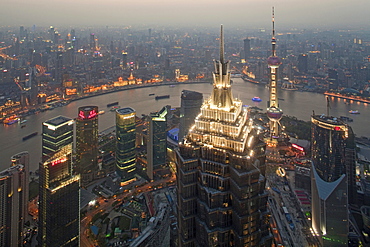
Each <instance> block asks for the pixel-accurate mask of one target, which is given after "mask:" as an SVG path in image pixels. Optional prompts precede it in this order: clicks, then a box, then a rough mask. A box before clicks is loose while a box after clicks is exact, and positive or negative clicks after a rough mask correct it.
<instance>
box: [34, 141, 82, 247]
mask: <svg viewBox="0 0 370 247" xmlns="http://www.w3.org/2000/svg"><path fill="white" fill-rule="evenodd" d="M71 161H72V143H71V144H68V145H65V146H63V147H62V148H61V149H60V150H59V151H57V152H55V153H53V154H49V155H47V156H44V157H43V159H42V162H40V165H39V171H40V178H39V183H40V188H39V235H38V237H39V239H38V244H39V245H38V246H42V247H50V246H79V235H80V176H79V175H72V162H71Z"/></svg>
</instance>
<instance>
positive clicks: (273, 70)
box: [267, 9, 283, 139]
mask: <svg viewBox="0 0 370 247" xmlns="http://www.w3.org/2000/svg"><path fill="white" fill-rule="evenodd" d="M271 44H272V55H271V57H269V58H268V59H267V63H268V66H269V68H270V99H269V103H268V107H267V116H268V118H269V119H270V136H271V139H272V138H274V137H276V138H277V137H279V135H280V130H279V125H280V119H281V117H282V116H283V111H282V110H281V109H280V108H279V101H278V94H277V80H278V78H277V75H278V69H279V66H280V64H281V61H280V58H279V57H278V56H276V48H275V46H276V38H275V17H274V9H272V40H271Z"/></svg>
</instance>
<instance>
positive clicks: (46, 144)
mask: <svg viewBox="0 0 370 247" xmlns="http://www.w3.org/2000/svg"><path fill="white" fill-rule="evenodd" d="M73 123H74V121H73V119H71V118H67V117H64V116H58V117H55V118H52V119H49V120H47V121H46V122H44V123H43V124H42V155H43V156H45V155H48V154H51V153H55V152H57V151H58V150H59V149H61V148H62V147H64V146H66V145H68V144H70V143H73Z"/></svg>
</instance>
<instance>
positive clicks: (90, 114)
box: [76, 106, 99, 186]
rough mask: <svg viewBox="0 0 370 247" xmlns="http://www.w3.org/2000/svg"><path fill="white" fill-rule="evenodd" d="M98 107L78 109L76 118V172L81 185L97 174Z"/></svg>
mask: <svg viewBox="0 0 370 247" xmlns="http://www.w3.org/2000/svg"><path fill="white" fill-rule="evenodd" d="M98 134H99V129H98V107H97V106H82V107H79V108H78V116H77V118H76V170H77V172H78V173H79V174H81V185H82V186H85V185H87V184H89V183H90V182H91V181H93V180H94V178H95V176H96V174H97V172H98V170H99V169H98Z"/></svg>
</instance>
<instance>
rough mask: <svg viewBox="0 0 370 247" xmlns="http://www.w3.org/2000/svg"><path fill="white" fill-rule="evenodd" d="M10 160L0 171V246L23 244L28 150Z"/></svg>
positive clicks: (26, 212) (26, 198)
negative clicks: (7, 165)
mask: <svg viewBox="0 0 370 247" xmlns="http://www.w3.org/2000/svg"><path fill="white" fill-rule="evenodd" d="M11 160H12V166H11V167H10V168H7V169H6V170H4V171H2V172H0V211H1V212H0V246H23V235H24V232H23V230H24V223H25V222H26V217H27V215H28V210H27V205H28V193H29V191H28V184H29V181H28V174H29V173H28V170H29V168H28V166H29V155H28V152H22V153H19V154H16V155H14V156H12V158H11Z"/></svg>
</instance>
